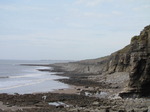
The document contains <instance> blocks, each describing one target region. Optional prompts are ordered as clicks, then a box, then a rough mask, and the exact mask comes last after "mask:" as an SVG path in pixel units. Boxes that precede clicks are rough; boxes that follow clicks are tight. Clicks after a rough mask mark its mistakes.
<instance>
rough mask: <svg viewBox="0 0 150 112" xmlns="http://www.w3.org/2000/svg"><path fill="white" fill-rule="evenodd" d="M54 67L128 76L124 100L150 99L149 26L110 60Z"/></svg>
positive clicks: (107, 58) (75, 71)
mask: <svg viewBox="0 0 150 112" xmlns="http://www.w3.org/2000/svg"><path fill="white" fill-rule="evenodd" d="M55 66H59V67H61V69H63V70H65V71H68V72H74V73H78V74H97V75H104V74H105V75H106V74H110V75H111V74H113V73H116V72H126V73H129V81H128V84H127V87H125V88H124V91H123V92H121V93H120V96H122V97H142V96H149V95H150V87H149V85H150V25H149V26H146V27H145V28H144V29H143V31H141V33H140V35H138V36H134V37H133V38H132V39H131V42H130V44H129V45H127V46H126V47H124V48H123V49H121V50H119V51H117V52H115V53H112V54H111V55H110V56H106V57H102V58H98V59H89V60H83V61H78V62H70V63H59V64H55Z"/></svg>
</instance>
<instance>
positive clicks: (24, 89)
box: [0, 60, 68, 94]
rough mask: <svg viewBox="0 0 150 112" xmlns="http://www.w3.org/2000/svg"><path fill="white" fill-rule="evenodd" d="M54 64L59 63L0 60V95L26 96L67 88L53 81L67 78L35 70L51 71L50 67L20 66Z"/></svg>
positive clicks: (65, 85)
mask: <svg viewBox="0 0 150 112" xmlns="http://www.w3.org/2000/svg"><path fill="white" fill-rule="evenodd" d="M56 62H59V61H26V60H0V93H8V94H14V93H19V94H28V93H39V92H50V91H53V90H56V89H63V88H68V85H67V84H63V83H61V82H58V81H55V79H62V78H67V77H61V76H57V75H55V74H56V73H54V72H41V71H38V70H37V69H52V68H50V67H43V66H23V65H21V64H52V63H56ZM61 62H62V61H61Z"/></svg>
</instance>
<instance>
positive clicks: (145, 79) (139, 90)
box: [121, 26, 150, 96]
mask: <svg viewBox="0 0 150 112" xmlns="http://www.w3.org/2000/svg"><path fill="white" fill-rule="evenodd" d="M129 51H130V53H129V55H130V58H129V59H130V61H129V66H130V71H129V76H130V80H129V84H128V87H127V88H126V90H125V92H124V93H122V94H121V95H129V93H130V94H131V95H133V94H134V95H137V96H139V95H140V96H141V95H142V96H148V95H150V87H149V86H150V26H147V27H145V28H144V30H143V31H142V32H141V33H140V35H139V36H135V37H133V38H132V40H131V44H130V50H129Z"/></svg>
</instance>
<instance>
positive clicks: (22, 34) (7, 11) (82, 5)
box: [0, 0, 150, 60]
mask: <svg viewBox="0 0 150 112" xmlns="http://www.w3.org/2000/svg"><path fill="white" fill-rule="evenodd" d="M149 13H150V0H0V59H15V60H16V59H17V60H22V59H23V60H43V59H45V60H83V59H92V58H99V57H102V56H106V55H110V54H111V53H113V52H115V51H117V50H119V49H121V48H123V47H124V46H126V45H128V44H129V43H130V39H131V37H133V36H135V35H139V33H140V31H141V30H142V29H143V28H144V27H145V26H147V25H149V24H150V14H149Z"/></svg>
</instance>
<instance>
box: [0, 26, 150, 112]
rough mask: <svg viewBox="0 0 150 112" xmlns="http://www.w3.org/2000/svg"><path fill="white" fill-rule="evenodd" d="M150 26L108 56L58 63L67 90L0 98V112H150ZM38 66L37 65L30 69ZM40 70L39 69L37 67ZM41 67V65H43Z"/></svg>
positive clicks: (4, 95) (54, 67) (57, 69)
mask: <svg viewBox="0 0 150 112" xmlns="http://www.w3.org/2000/svg"><path fill="white" fill-rule="evenodd" d="M149 48H150V26H147V27H145V28H144V30H143V31H142V32H141V33H140V35H139V36H134V37H133V38H132V39H131V43H130V44H129V45H128V46H126V47H125V48H123V49H121V50H119V51H117V52H115V53H112V54H111V55H110V56H106V57H102V58H98V59H90V60H83V61H78V62H70V63H57V64H52V65H45V66H50V67H52V68H53V69H43V70H41V69H40V71H49V72H51V71H53V72H61V74H57V75H61V76H67V77H69V78H68V79H59V81H61V82H63V83H67V84H69V85H71V86H70V88H68V89H61V90H56V91H53V92H49V93H36V94H24V95H20V94H17V93H16V94H15V95H8V94H0V112H12V111H15V112H150V97H149V96H150V88H149V85H150V75H149V74H150V61H149V59H150V49H149ZM30 66H37V65H30ZM39 66H40V65H39ZM42 66H43V65H42Z"/></svg>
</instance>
